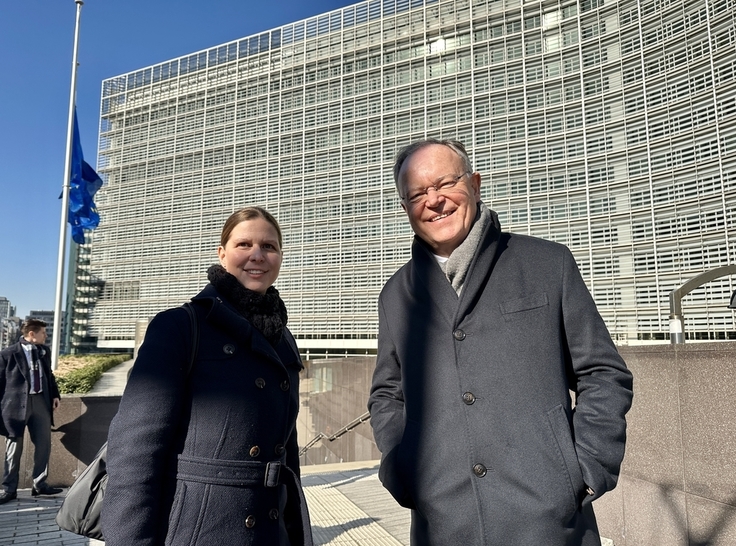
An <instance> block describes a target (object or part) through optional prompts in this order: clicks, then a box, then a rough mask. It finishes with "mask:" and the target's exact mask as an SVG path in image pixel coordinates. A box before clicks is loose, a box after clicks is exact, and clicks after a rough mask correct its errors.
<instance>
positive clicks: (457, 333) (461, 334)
mask: <svg viewBox="0 0 736 546" xmlns="http://www.w3.org/2000/svg"><path fill="white" fill-rule="evenodd" d="M452 337H454V338H455V339H457V340H458V341H462V340H463V339H465V332H463V331H462V330H461V329H460V328H458V329H457V330H455V331H454V332H452Z"/></svg>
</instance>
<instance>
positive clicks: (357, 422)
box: [299, 411, 371, 457]
mask: <svg viewBox="0 0 736 546" xmlns="http://www.w3.org/2000/svg"><path fill="white" fill-rule="evenodd" d="M370 418H371V414H370V412H368V411H366V412H365V413H364V414H363V415H361V416H360V417H357V418H355V419H353V420H352V421H350V422H349V423H348V424H347V425H345V426H343V427H341V428H339V429H338V430H337V432H335V433H334V434H332V435H330V436H327V434H325V433H324V432H320V433H319V434H317V436H315V437H314V438H312V439H311V440H309V441H308V442H307V443H306V444H304V447H302V448H301V449H300V450H299V456H300V457H301V456H302V455H304V454H305V453H306V452H307V450H308V449H309V448H311V447H312V446H314V444H316V443H317V442H319V441H320V440H321V439H322V438H326V439H328V440H329V441H330V442H334V441H335V440H337V439H338V438H339V437H340V436H342V435H343V434H346V433H347V432H350V431H351V430H353V429H354V428H355V427H357V426H358V425H360V424H361V423H365V422H366V421H367V420H368V419H370Z"/></svg>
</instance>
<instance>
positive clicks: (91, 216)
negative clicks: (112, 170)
mask: <svg viewBox="0 0 736 546" xmlns="http://www.w3.org/2000/svg"><path fill="white" fill-rule="evenodd" d="M101 187H102V179H101V178H100V176H99V175H98V174H97V173H96V172H95V170H94V169H93V168H92V167H90V166H89V164H88V163H87V162H86V161H85V160H84V156H83V155H82V142H81V141H80V140H79V125H78V124H77V109H76V107H75V108H74V137H73V141H72V165H71V176H70V181H69V215H68V219H69V224H70V225H71V226H72V239H74V242H75V243H77V244H80V245H81V244H84V230H85V229H95V228H96V227H97V226H98V225H99V223H100V215H99V214H98V213H97V207H96V206H95V201H94V196H95V194H96V193H97V190H99V189H100V188H101Z"/></svg>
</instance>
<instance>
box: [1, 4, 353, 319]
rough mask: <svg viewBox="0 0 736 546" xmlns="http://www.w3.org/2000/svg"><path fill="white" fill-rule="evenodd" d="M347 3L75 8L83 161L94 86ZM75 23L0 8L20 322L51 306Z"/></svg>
mask: <svg viewBox="0 0 736 546" xmlns="http://www.w3.org/2000/svg"><path fill="white" fill-rule="evenodd" d="M354 3H355V2H352V1H347V0H309V1H307V0H275V1H270V2H266V1H251V0H206V1H200V2H193V1H191V0H153V1H151V0H85V2H84V5H83V6H82V15H81V27H80V38H79V53H78V62H79V69H78V72H77V115H78V117H79V129H80V134H81V139H82V148H83V150H84V157H85V160H86V161H87V162H88V163H89V164H90V165H92V166H95V165H96V163H97V139H98V128H99V112H100V89H101V83H102V80H104V79H106V78H110V77H112V76H117V75H119V74H124V73H127V72H131V71H134V70H137V69H139V68H143V67H146V66H150V65H152V64H156V63H159V62H162V61H166V60H168V59H173V58H176V57H180V56H183V55H187V54H189V53H193V52H195V51H199V50H202V49H207V48H209V47H212V46H215V45H219V44H222V43H225V42H229V41H231V40H236V39H238V38H242V37H244V36H249V35H251V34H255V33H258V32H261V31H264V30H268V29H271V28H274V27H278V26H281V25H284V24H287V23H290V22H294V21H298V20H300V19H305V18H307V17H311V16H313V15H317V14H320V13H324V12H327V11H331V10H334V9H338V8H341V7H344V6H347V5H350V4H354ZM75 16H76V4H75V2H74V0H23V1H22V2H10V1H8V2H3V3H2V7H0V52H2V55H3V59H4V60H3V65H4V68H3V75H2V77H0V218H2V230H1V231H0V256H1V257H2V264H3V265H2V267H0V296H5V297H7V298H8V299H9V300H10V301H11V303H12V304H13V305H15V306H16V307H17V313H18V315H19V316H21V317H24V316H25V315H26V314H28V312H29V311H30V310H31V309H53V308H54V303H55V302H54V298H55V292H56V276H57V274H56V270H57V263H58V246H59V224H60V221H61V201H60V200H59V199H58V197H59V194H60V193H61V188H62V185H63V181H64V152H65V146H66V125H67V115H68V105H69V88H70V83H71V63H72V49H73V42H74V21H75ZM213 252H214V249H213ZM65 275H66V272H65Z"/></svg>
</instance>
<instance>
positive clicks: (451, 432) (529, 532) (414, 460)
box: [368, 140, 632, 546]
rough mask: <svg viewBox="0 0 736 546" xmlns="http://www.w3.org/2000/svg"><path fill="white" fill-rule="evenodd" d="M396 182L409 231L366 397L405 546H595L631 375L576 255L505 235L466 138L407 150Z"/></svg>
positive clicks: (382, 302) (383, 305) (390, 286)
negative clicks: (408, 515) (598, 509)
mask: <svg viewBox="0 0 736 546" xmlns="http://www.w3.org/2000/svg"><path fill="white" fill-rule="evenodd" d="M394 180H395V182H396V188H397V190H398V193H399V196H400V197H401V204H402V207H403V208H404V210H405V211H406V214H407V216H408V218H409V223H410V224H411V227H412V230H413V231H414V233H415V238H414V243H413V246H412V258H411V260H410V261H409V262H408V263H407V264H406V265H404V266H403V267H402V268H401V269H400V270H399V271H398V272H396V273H395V274H394V275H393V277H391V279H389V281H388V282H387V283H386V285H385V287H384V288H383V290H382V292H381V295H380V298H379V304H378V307H379V333H378V355H377V362H376V370H375V373H374V376H373V385H372V388H371V396H370V399H369V402H368V407H369V409H370V412H371V424H372V426H373V431H374V435H375V439H376V443H377V445H378V447H379V449H380V450H381V453H382V460H381V467H380V470H379V477H380V478H381V481H382V482H383V484H384V486H385V487H386V488H387V489H388V490H389V491H390V492H391V494H392V495H393V496H394V498H395V499H396V500H397V501H398V502H399V503H400V504H401V505H403V506H406V507H408V508H411V509H412V525H411V542H412V544H413V545H421V546H440V545H441V546H446V545H448V544H473V545H476V546H479V545H486V546H491V545H492V546H529V545H530V544H546V545H554V546H563V545H564V546H599V545H600V537H599V534H598V528H597V525H596V521H595V516H594V514H593V508H592V506H591V502H592V501H593V500H594V499H597V498H599V497H600V496H601V495H603V494H604V493H605V492H606V491H609V490H611V489H613V488H614V487H615V485H616V480H617V478H618V472H619V467H620V464H621V461H622V459H623V455H624V444H625V439H626V420H625V414H626V412H627V411H628V409H629V408H630V406H631V400H632V376H631V373H630V372H629V371H628V369H627V368H626V365H625V363H624V362H623V360H622V359H621V357H620V356H619V354H618V351H617V350H616V348H615V346H614V344H613V342H612V341H611V337H610V335H609V333H608V330H607V328H606V325H605V324H604V322H603V320H602V319H601V317H600V315H599V314H598V311H597V309H596V306H595V303H594V302H593V299H592V297H591V295H590V293H589V291H588V289H587V287H586V285H585V283H584V282H583V279H582V277H581V275H580V272H579V271H578V268H577V266H576V264H575V260H574V259H573V256H572V254H571V253H570V251H569V250H568V249H567V248H566V247H564V246H563V245H559V244H557V243H553V242H550V241H545V240H542V239H538V238H534V237H528V236H524V235H516V234H512V233H504V232H502V231H501V226H500V224H499V221H498V216H497V215H496V214H495V213H494V212H493V211H491V210H490V209H488V208H487V207H486V206H485V204H484V203H483V202H482V201H481V199H480V182H481V177H480V174H478V173H477V172H473V168H472V165H471V163H470V159H469V158H468V155H467V153H466V151H465V148H464V147H463V145H462V144H461V143H459V142H456V141H448V140H443V141H439V140H427V141H421V142H417V143H415V144H412V145H410V146H408V147H407V148H405V149H403V150H402V151H401V152H399V155H398V156H397V160H396V164H395V165H394ZM571 393H574V399H573V396H571Z"/></svg>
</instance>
